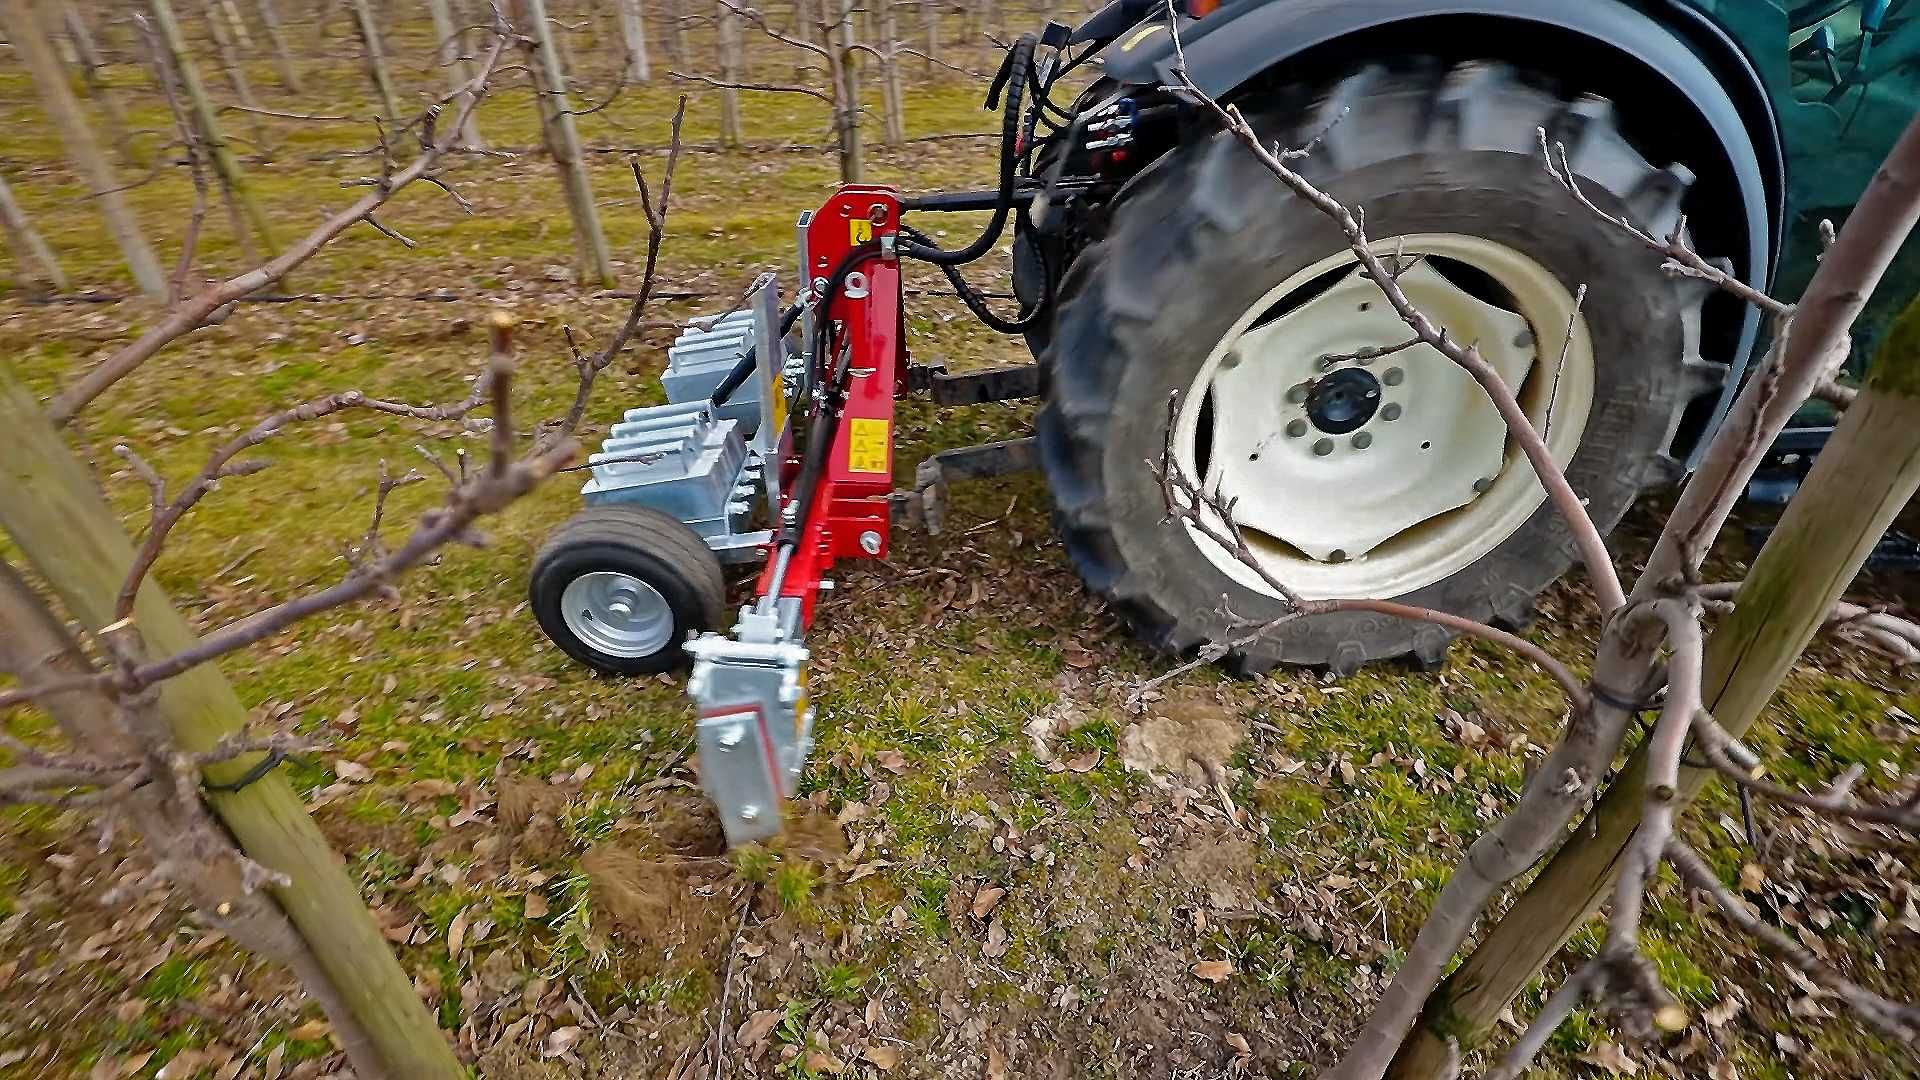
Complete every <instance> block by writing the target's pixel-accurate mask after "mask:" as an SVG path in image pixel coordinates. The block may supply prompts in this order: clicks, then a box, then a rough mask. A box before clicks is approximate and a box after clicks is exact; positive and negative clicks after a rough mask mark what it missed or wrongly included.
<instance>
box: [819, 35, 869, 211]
mask: <svg viewBox="0 0 1920 1080" xmlns="http://www.w3.org/2000/svg"><path fill="white" fill-rule="evenodd" d="M820 2H821V3H825V4H835V5H838V7H837V8H835V9H834V10H835V11H836V13H837V14H838V16H839V18H838V19H836V20H835V21H834V24H833V26H832V28H831V32H830V34H829V35H828V40H829V41H830V42H831V44H830V45H829V46H828V47H827V66H828V68H829V69H830V70H829V71H828V73H827V74H828V76H829V78H830V79H831V80H832V82H833V129H834V132H835V134H836V135H837V142H838V144H839V151H840V179H841V181H842V182H844V183H848V184H857V183H859V182H860V179H861V177H863V176H864V175H866V154H865V153H864V151H863V150H862V148H861V145H860V55H859V53H857V52H855V51H854V48H853V46H854V40H853V8H852V4H851V2H850V0H820Z"/></svg>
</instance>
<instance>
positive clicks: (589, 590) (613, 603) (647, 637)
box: [560, 570, 673, 658]
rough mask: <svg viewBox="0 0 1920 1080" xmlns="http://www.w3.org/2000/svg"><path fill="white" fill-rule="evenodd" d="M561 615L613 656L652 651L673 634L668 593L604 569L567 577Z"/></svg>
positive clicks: (579, 635)
mask: <svg viewBox="0 0 1920 1080" xmlns="http://www.w3.org/2000/svg"><path fill="white" fill-rule="evenodd" d="M560 617H561V618H562V619H563V620H565V622H566V624H567V629H568V630H570V631H572V632H573V636H574V637H577V638H579V639H580V640H581V641H583V642H585V643H586V644H587V645H588V646H590V647H592V648H593V649H594V650H595V651H597V652H602V653H605V654H606V655H608V656H619V657H626V658H634V657H641V656H652V655H653V654H654V653H657V652H659V651H660V650H661V649H663V648H665V647H666V645H667V643H668V642H670V641H672V640H673V609H672V608H671V607H669V606H668V605H667V598H666V597H664V596H661V595H660V591H659V590H658V589H655V588H654V587H653V586H651V585H649V584H647V583H646V582H644V581H641V580H640V579H639V578H637V577H633V576H632V575H630V574H621V573H616V572H614V571H610V570H602V571H596V572H594V573H590V574H581V575H580V576H579V577H577V578H574V579H573V580H572V581H569V582H567V587H566V589H565V590H564V591H562V592H561V594H560Z"/></svg>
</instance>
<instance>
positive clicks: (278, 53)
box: [254, 0, 306, 94]
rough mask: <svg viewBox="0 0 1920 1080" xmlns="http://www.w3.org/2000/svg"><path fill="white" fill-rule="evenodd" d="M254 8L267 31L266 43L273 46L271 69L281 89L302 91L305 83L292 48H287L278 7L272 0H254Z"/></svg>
mask: <svg viewBox="0 0 1920 1080" xmlns="http://www.w3.org/2000/svg"><path fill="white" fill-rule="evenodd" d="M254 9H255V10H257V11H258V12H259V13H260V25H261V26H263V27H265V28H266V31H267V44H268V45H270V46H272V48H273V69H274V71H275V72H276V73H277V74H278V75H279V76H280V87H281V89H283V90H286V91H287V92H289V93H293V94H299V93H304V92H305V91H306V85H305V84H304V83H302V82H301V81H300V71H299V69H298V68H296V67H295V66H294V63H293V52H292V50H290V49H289V48H287V32H286V29H285V27H284V24H283V23H281V21H280V9H279V8H278V7H276V6H275V4H274V0H254Z"/></svg>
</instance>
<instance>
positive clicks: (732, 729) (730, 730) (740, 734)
mask: <svg viewBox="0 0 1920 1080" xmlns="http://www.w3.org/2000/svg"><path fill="white" fill-rule="evenodd" d="M746 737H747V729H746V728H744V727H741V726H740V725H739V724H729V725H727V726H726V727H724V728H721V729H720V749H722V750H731V749H733V748H734V747H736V746H739V745H740V740H741V739H744V738H746Z"/></svg>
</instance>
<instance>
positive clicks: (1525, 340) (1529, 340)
mask: <svg viewBox="0 0 1920 1080" xmlns="http://www.w3.org/2000/svg"><path fill="white" fill-rule="evenodd" d="M1532 344H1533V328H1532V327H1528V328H1526V329H1525V330H1522V331H1520V332H1519V333H1517V334H1515V335H1513V347H1514V348H1516V349H1525V348H1528V347H1530V346H1531V345H1532Z"/></svg>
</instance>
